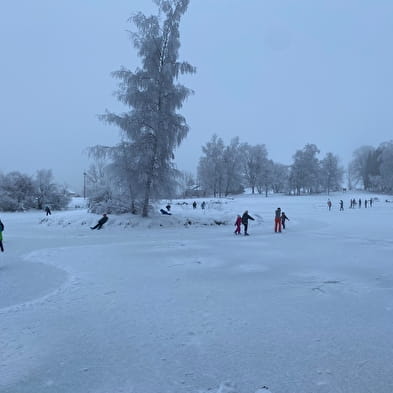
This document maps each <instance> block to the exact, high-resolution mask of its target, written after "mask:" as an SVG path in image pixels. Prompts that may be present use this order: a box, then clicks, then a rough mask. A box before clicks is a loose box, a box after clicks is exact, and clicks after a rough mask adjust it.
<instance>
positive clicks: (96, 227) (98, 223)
mask: <svg viewBox="0 0 393 393" xmlns="http://www.w3.org/2000/svg"><path fill="white" fill-rule="evenodd" d="M107 221H108V216H107V215H106V214H105V213H104V214H103V215H102V217H101V218H100V219H99V220H98V222H97V225H95V226H94V227H90V229H101V228H102V226H103V225H104V224H105V223H106V222H107Z"/></svg>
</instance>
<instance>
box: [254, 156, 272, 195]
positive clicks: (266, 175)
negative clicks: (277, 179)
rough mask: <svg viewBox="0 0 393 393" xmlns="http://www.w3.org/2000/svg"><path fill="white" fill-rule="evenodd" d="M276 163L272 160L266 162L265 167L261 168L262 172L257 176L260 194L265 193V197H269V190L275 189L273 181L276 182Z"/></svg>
mask: <svg viewBox="0 0 393 393" xmlns="http://www.w3.org/2000/svg"><path fill="white" fill-rule="evenodd" d="M273 170H274V163H273V161H272V160H266V162H265V163H264V165H263V166H262V167H261V170H260V171H259V173H258V176H257V182H256V185H257V190H258V193H259V194H262V192H264V193H265V196H266V197H267V196H268V193H269V189H271V188H272V187H273V181H274V178H273V176H274V172H273Z"/></svg>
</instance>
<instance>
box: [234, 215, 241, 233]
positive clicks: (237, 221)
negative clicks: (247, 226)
mask: <svg viewBox="0 0 393 393" xmlns="http://www.w3.org/2000/svg"><path fill="white" fill-rule="evenodd" d="M241 224H242V217H241V216H240V215H239V214H238V215H237V217H236V221H235V226H236V229H235V235H240V225H241Z"/></svg>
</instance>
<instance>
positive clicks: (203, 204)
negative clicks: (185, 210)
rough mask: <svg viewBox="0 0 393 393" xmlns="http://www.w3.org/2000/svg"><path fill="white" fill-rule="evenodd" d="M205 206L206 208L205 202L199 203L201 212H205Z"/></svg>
mask: <svg viewBox="0 0 393 393" xmlns="http://www.w3.org/2000/svg"><path fill="white" fill-rule="evenodd" d="M205 206H206V202H205V201H203V202H202V203H201V209H202V210H205Z"/></svg>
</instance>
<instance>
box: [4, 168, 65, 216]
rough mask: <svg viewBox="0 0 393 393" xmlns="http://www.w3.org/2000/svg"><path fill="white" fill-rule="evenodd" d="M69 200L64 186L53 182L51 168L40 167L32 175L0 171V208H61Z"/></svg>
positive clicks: (6, 209)
mask: <svg viewBox="0 0 393 393" xmlns="http://www.w3.org/2000/svg"><path fill="white" fill-rule="evenodd" d="M69 202H70V196H69V194H68V192H67V190H66V188H65V187H62V186H59V185H57V184H56V183H55V182H54V179H53V174H52V171H51V170H47V169H41V170H39V171H37V173H36V175H35V176H34V177H32V176H29V175H26V174H23V173H20V172H10V173H8V174H2V173H0V210H2V211H18V210H26V209H43V208H44V207H45V206H50V207H51V208H52V209H62V208H64V207H66V206H67V205H68V204H69Z"/></svg>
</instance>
